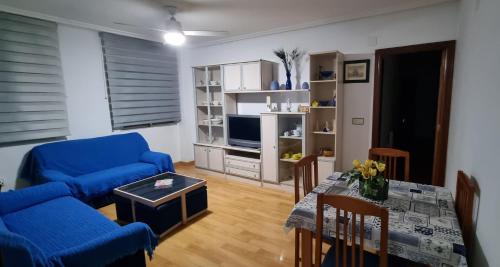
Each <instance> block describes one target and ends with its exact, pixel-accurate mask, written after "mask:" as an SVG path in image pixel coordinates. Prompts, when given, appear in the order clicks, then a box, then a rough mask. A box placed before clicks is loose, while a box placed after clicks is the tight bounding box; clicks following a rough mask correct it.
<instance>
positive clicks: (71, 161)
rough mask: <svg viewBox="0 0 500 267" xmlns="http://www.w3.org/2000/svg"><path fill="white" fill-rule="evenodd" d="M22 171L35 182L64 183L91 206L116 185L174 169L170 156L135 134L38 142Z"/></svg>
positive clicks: (77, 196)
mask: <svg viewBox="0 0 500 267" xmlns="http://www.w3.org/2000/svg"><path fill="white" fill-rule="evenodd" d="M25 170H27V173H25V177H33V181H32V182H34V183H35V184H41V183H46V182H64V183H65V184H67V185H68V186H69V188H70V189H71V192H72V193H73V195H74V196H75V197H76V198H78V199H80V200H82V201H84V202H87V203H89V204H91V205H93V206H103V205H98V204H97V205H94V204H93V203H92V201H93V200H95V199H97V198H99V197H104V196H107V195H108V196H109V194H110V193H112V191H113V189H114V188H116V187H119V186H121V185H125V184H128V183H131V182H134V181H137V180H140V179H142V178H145V177H149V176H153V175H155V174H159V173H161V172H166V171H170V172H174V171H175V170H174V165H173V163H172V159H171V157H170V155H168V154H163V153H158V152H152V151H150V150H149V146H148V143H147V142H146V140H144V138H143V137H142V136H141V135H140V134H138V133H128V134H117V135H110V136H104V137H98V138H90V139H80V140H69V141H61V142H54V143H48V144H44V145H40V146H37V147H35V148H33V149H32V151H31V153H30V155H29V156H28V160H27V164H26V169H25ZM108 202H109V201H108ZM107 204H109V203H106V205H107Z"/></svg>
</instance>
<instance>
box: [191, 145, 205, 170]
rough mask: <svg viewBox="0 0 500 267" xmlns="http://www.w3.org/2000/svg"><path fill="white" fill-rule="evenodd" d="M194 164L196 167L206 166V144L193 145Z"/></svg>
mask: <svg viewBox="0 0 500 267" xmlns="http://www.w3.org/2000/svg"><path fill="white" fill-rule="evenodd" d="M194 165H195V166H196V167H198V168H204V169H207V168H208V149H207V147H206V146H196V145H195V146H194Z"/></svg>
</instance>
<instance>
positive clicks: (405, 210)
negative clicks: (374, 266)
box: [284, 173, 467, 267]
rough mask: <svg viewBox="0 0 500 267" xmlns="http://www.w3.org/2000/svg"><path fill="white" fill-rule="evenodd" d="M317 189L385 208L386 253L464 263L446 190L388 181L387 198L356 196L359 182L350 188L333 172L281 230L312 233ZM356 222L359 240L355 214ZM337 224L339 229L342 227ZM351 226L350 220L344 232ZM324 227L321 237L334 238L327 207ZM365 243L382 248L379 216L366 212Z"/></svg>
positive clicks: (435, 262)
mask: <svg viewBox="0 0 500 267" xmlns="http://www.w3.org/2000/svg"><path fill="white" fill-rule="evenodd" d="M318 193H325V194H340V195H347V196H351V197H356V198H360V199H363V200H366V201H369V202H372V203H376V204H377V205H380V206H384V207H386V208H388V209H389V241H388V251H389V254H392V255H396V256H399V257H402V258H405V259H409V260H411V261H414V262H419V263H424V264H428V265H430V266H439V267H446V266H467V262H466V259H465V246H464V243H463V239H462V233H461V231H460V226H459V223H458V219H457V216H456V213H455V210H454V204H453V197H452V194H451V192H450V190H448V189H447V188H444V187H437V186H432V185H423V184H416V183H410V182H404V181H395V180H390V182H389V198H388V199H387V200H385V201H373V200H370V199H367V198H364V197H362V196H361V195H360V194H359V191H358V183H357V182H355V183H353V184H351V185H350V186H348V185H347V181H346V179H345V178H343V177H341V173H335V174H334V175H333V176H330V177H328V178H327V179H326V180H325V181H323V182H322V183H320V185H318V186H317V187H316V188H315V189H314V190H313V192H312V193H310V194H308V195H307V196H305V197H304V199H302V200H301V201H300V202H299V203H297V204H296V205H295V207H294V209H293V210H292V212H291V214H290V216H289V217H288V219H287V221H286V223H285V226H284V229H285V232H289V231H290V230H292V229H293V228H302V229H307V230H310V231H312V232H314V231H316V198H317V194H318ZM357 220H358V222H357V223H356V226H357V227H356V228H357V229H356V236H357V239H358V240H357V243H358V244H359V216H358V218H357ZM340 226H341V231H343V230H342V227H343V225H342V224H341V225H340ZM350 228H351V224H350V223H349V228H348V233H351V229H350ZM323 229H324V232H323V234H324V235H325V236H332V237H335V209H334V208H333V207H331V206H325V208H324V228H323ZM341 236H342V235H341ZM365 247H367V248H372V249H377V250H378V249H379V247H380V219H379V218H377V217H372V216H365Z"/></svg>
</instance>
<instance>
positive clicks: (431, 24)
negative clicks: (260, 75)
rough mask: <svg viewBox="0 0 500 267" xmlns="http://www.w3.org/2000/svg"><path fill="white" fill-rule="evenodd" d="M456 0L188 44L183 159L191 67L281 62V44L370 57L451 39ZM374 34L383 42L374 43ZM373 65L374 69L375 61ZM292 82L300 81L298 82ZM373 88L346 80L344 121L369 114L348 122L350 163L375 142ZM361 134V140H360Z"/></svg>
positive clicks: (187, 148) (189, 130)
mask: <svg viewBox="0 0 500 267" xmlns="http://www.w3.org/2000/svg"><path fill="white" fill-rule="evenodd" d="M457 5H458V4H457V3H456V2H451V3H446V4H441V5H437V6H432V7H427V8H419V9H414V10H409V11H404V12H399V13H394V14H388V15H382V16H376V17H370V18H364V19H358V20H351V21H346V22H341V23H335V24H331V25H325V26H320V27H314V28H309V29H303V30H298V31H291V32H285V33H279V34H272V35H268V36H262V37H258V38H253V39H247V40H241V41H236V42H231V43H225V44H221V45H216V46H209V47H199V48H191V49H185V50H184V51H183V52H182V57H181V58H182V63H181V73H182V74H183V75H182V80H181V88H182V90H181V99H182V104H183V115H182V116H183V122H182V123H181V125H180V128H181V130H182V133H183V136H186V137H189V136H190V138H185V139H184V138H183V139H182V142H183V143H182V146H181V154H182V159H183V160H192V159H193V148H192V146H191V143H192V142H194V141H195V124H194V121H195V117H194V112H193V110H194V109H193V105H194V104H193V89H192V88H193V85H192V75H191V68H190V67H192V66H196V65H206V64H218V63H227V62H237V61H248V60H256V59H260V58H261V59H267V60H271V61H275V62H279V60H278V59H277V58H276V57H275V56H274V55H273V53H272V51H273V49H276V48H280V47H284V48H285V49H291V48H294V47H299V48H301V49H305V50H306V51H307V52H319V51H330V50H339V51H341V52H342V53H344V54H368V55H366V56H367V57H365V58H369V57H370V56H369V55H370V54H373V53H374V51H375V49H378V48H385V47H394V46H403V45H410V44H418V43H427V42H436V41H444V40H452V39H456V37H457ZM374 40H377V41H378V42H377V43H376V44H374V42H373V41H374ZM305 60H307V59H305ZM308 65H309V64H308V62H307V61H305V62H303V64H302V66H303V70H302V71H301V74H302V75H301V76H302V77H303V79H302V80H306V79H307V77H309V69H308V68H306V67H307V66H308ZM371 67H372V69H373V62H372V66H371ZM293 72H295V71H293ZM279 78H280V83H283V82H284V78H285V74H284V69H283V67H282V66H280V74H279ZM292 82H295V78H294V77H292ZM293 86H294V87H295V84H294V85H293ZM372 93H373V89H372V85H371V84H362V85H357V86H356V85H348V86H346V102H345V106H348V107H346V109H345V111H344V122H345V123H346V124H347V123H348V124H350V123H351V118H352V117H364V118H365V125H364V126H363V127H354V126H345V127H344V129H345V131H344V136H347V138H346V139H344V146H343V151H344V153H343V156H344V162H346V163H347V164H349V162H350V161H351V159H352V157H356V158H364V157H366V153H367V151H368V148H369V146H370V144H369V140H370V139H371V110H372V108H371V105H372V104H371V101H372V100H371V98H372ZM360 101H361V103H360ZM354 137H356V138H354ZM358 138H359V140H361V143H357V142H358ZM360 144H362V145H360Z"/></svg>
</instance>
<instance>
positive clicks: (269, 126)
mask: <svg viewBox="0 0 500 267" xmlns="http://www.w3.org/2000/svg"><path fill="white" fill-rule="evenodd" d="M260 120H261V121H260V124H261V127H260V128H261V146H262V180H264V181H268V182H273V183H277V182H279V178H278V159H279V154H278V115H277V114H262V115H261V117H260Z"/></svg>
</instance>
